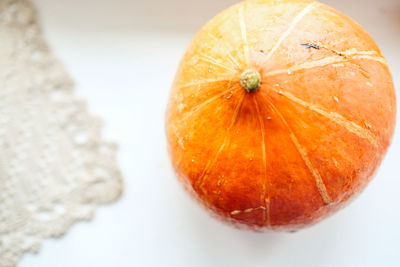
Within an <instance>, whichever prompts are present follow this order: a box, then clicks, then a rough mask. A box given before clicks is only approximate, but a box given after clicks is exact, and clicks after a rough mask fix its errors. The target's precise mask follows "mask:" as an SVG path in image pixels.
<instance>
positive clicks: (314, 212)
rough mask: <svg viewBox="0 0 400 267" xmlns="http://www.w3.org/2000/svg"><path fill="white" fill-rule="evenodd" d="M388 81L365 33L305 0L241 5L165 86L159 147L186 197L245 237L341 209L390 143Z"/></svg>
mask: <svg viewBox="0 0 400 267" xmlns="http://www.w3.org/2000/svg"><path fill="white" fill-rule="evenodd" d="M395 114H396V100H395V93H394V88H393V82H392V77H391V74H390V71H389V68H388V66H387V64H386V61H385V59H384V57H383V56H382V54H381V52H380V50H379V48H378V47H377V45H376V44H375V42H374V41H373V40H372V38H371V37H370V36H369V35H368V34H367V32H366V31H365V30H364V29H363V28H362V27H361V26H360V25H358V24H357V23H355V22H354V21H352V20H351V19H350V18H348V17H346V16H345V15H343V14H341V13H340V12H338V11H336V10H334V9H332V8H330V7H328V6H326V5H323V4H320V3H318V2H314V1H308V0H249V1H245V2H241V3H238V4H237V5H234V6H233V7H231V8H229V9H227V10H225V11H224V12H222V13H221V14H219V15H218V16H216V17H215V18H214V19H212V20H211V21H210V22H209V23H208V24H207V25H206V26H205V27H204V28H203V29H202V30H201V31H200V32H199V33H198V34H197V36H196V37H195V38H194V40H193V42H192V43H191V45H190V47H189V48H188V50H187V52H186V54H185V56H184V58H183V59H182V62H181V64H180V67H179V70H178V72H177V74H176V77H175V81H174V83H173V86H172V92H171V96H170V100H169V105H168V108H167V119H166V128H167V138H168V144H169V152H170V156H171V159H172V164H173V167H174V169H175V172H176V173H177V175H178V177H179V178H180V180H181V181H182V182H184V184H185V185H186V188H187V189H189V190H190V191H191V192H193V194H194V195H195V196H196V197H197V198H198V199H199V200H200V201H201V202H202V203H203V204H204V205H205V206H206V207H207V208H208V209H210V210H212V211H213V213H214V214H217V215H219V217H220V218H223V219H224V220H227V221H229V222H232V223H234V224H235V225H237V226H243V225H244V226H249V227H250V228H251V229H254V230H277V231H279V230H283V231H294V230H298V229H301V228H303V227H305V226H309V225H312V224H314V223H316V222H318V221H320V220H321V219H323V218H325V217H327V216H328V215H330V214H332V213H334V212H335V211H337V210H338V209H340V208H342V207H343V206H344V205H345V204H347V203H348V202H349V200H351V199H352V198H353V197H354V196H356V195H358V194H359V193H360V192H361V191H362V190H363V189H364V188H365V186H366V185H367V184H368V182H369V181H370V180H371V178H372V176H373V174H374V173H375V171H376V169H377V167H378V166H379V164H380V162H381V161H382V158H383V156H384V154H385V152H386V150H387V148H388V146H389V144H390V140H391V137H392V134H393V131H394V125H395Z"/></svg>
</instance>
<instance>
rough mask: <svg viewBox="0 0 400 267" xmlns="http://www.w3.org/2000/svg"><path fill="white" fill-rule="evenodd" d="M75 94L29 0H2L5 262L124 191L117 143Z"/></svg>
mask: <svg viewBox="0 0 400 267" xmlns="http://www.w3.org/2000/svg"><path fill="white" fill-rule="evenodd" d="M101 128H102V126H101V123H100V121H99V120H98V119H96V118H94V117H93V116H91V115H89V114H88V112H87V109H86V107H85V104H84V103H83V102H82V101H78V100H77V99H76V98H75V96H74V91H73V82H72V81H71V79H70V78H69V76H68V74H66V72H65V70H64V69H63V67H62V66H61V64H60V63H59V62H58V61H57V60H56V59H55V58H54V56H53V55H52V54H51V52H50V51H49V49H48V46H47V45H46V42H45V41H44V39H43V36H42V34H41V30H40V27H39V25H38V23H37V18H36V12H35V9H34V7H33V6H32V4H31V3H30V2H28V1H26V0H0V266H2V267H6V266H15V265H16V263H17V262H18V260H19V259H20V258H21V257H22V256H23V254H24V253H27V252H37V251H38V250H39V248H40V245H41V243H42V241H43V240H44V239H46V238H49V237H58V236H60V235H62V234H63V233H65V232H66V231H67V230H68V228H69V227H70V226H71V225H72V224H73V223H74V222H76V221H79V220H88V219H90V218H91V216H92V214H93V211H94V209H95V208H96V206H98V205H99V204H102V203H107V202H110V201H112V200H115V199H116V198H117V197H118V196H119V195H120V193H121V189H122V183H121V175H120V171H119V169H118V165H117V162H116V155H115V153H116V146H115V145H114V144H111V143H108V142H105V141H103V139H102V137H101Z"/></svg>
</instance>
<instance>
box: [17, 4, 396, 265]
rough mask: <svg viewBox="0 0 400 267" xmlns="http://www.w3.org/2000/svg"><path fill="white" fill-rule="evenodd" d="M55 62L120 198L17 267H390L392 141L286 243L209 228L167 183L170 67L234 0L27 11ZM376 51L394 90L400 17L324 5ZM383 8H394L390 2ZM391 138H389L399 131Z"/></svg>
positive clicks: (284, 237) (171, 181)
mask: <svg viewBox="0 0 400 267" xmlns="http://www.w3.org/2000/svg"><path fill="white" fill-rule="evenodd" d="M34 2H35V3H36V4H37V6H38V10H39V12H40V14H41V21H42V23H43V27H44V31H45V33H46V36H47V39H48V40H49V42H50V44H51V46H52V48H53V50H54V51H55V53H56V54H57V55H58V56H59V57H60V58H61V60H63V61H64V63H65V65H66V67H67V69H68V70H69V72H70V73H71V74H72V76H73V77H74V78H75V80H76V82H77V91H78V94H79V95H80V96H83V97H85V98H86V99H88V101H89V106H90V109H91V111H92V112H94V113H95V114H98V115H100V116H102V117H103V118H104V120H105V122H106V131H105V134H106V136H107V137H108V138H111V139H113V140H116V141H117V142H119V144H120V148H121V149H120V153H119V161H120V163H121V167H122V170H123V173H124V177H125V192H124V195H123V196H122V198H121V199H120V200H119V201H118V202H116V203H115V204H112V205H109V206H105V207H101V208H99V209H98V210H97V212H96V215H95V218H94V220H93V221H91V222H89V223H78V224H76V225H75V226H73V227H72V229H71V230H70V231H69V232H68V233H67V234H66V235H65V236H64V237H63V238H61V239H59V240H48V241H46V242H45V243H44V245H43V247H42V250H41V252H40V253H39V254H38V255H28V256H26V257H25V258H24V259H23V261H22V262H21V264H20V265H19V266H21V267H35V266H40V267H71V266H74V267H79V266H85V267H89V266H95V267H103V266H112V267H114V266H115V267H124V266H129V267H131V266H174V267H175V266H177V267H179V266H185V267H186V266H207V267H208V266H209V267H214V266H216V267H221V266H229V267H234V266H246V267H247V266H249V267H252V266H274V267H280V266H307V267H308V266H311V267H313V266H324V267H336V266H342V267H343V266H345V267H347V266H352V267H358V266H385V267H392V266H393V267H394V266H400V229H399V226H400V190H399V188H400V164H399V163H400V162H399V161H400V160H399V158H400V143H399V142H400V140H399V138H398V137H399V135H397V136H396V137H395V138H394V141H393V145H392V147H391V149H390V151H389V153H388V155H387V157H386V160H385V162H384V163H383V165H382V167H381V168H380V171H379V173H378V175H377V176H376V178H375V179H374V180H373V182H372V183H371V184H370V186H369V187H368V188H367V190H366V191H365V192H364V193H363V194H362V195H361V197H359V198H358V199H357V200H356V201H355V202H353V203H352V204H351V205H350V206H349V207H348V208H346V209H345V210H343V211H341V212H339V213H338V214H336V215H334V216H333V217H331V218H329V219H327V220H326V221H324V222H322V223H320V224H318V225H316V226H314V227H312V228H310V229H306V230H303V231H300V232H298V233H295V234H287V233H271V234H257V233H252V232H246V231H239V230H236V229H233V228H230V227H228V226H226V225H223V224H221V223H219V222H217V221H216V220H214V219H212V218H210V217H209V215H208V214H207V213H206V212H205V211H204V210H203V209H202V208H201V207H199V206H198V205H197V203H195V202H194V201H192V200H191V199H190V197H189V196H188V195H187V194H186V192H184V191H183V190H182V188H181V186H180V185H179V184H178V182H177V181H176V179H175V177H174V175H173V173H172V171H171V168H170V165H169V160H168V156H167V153H166V141H165V136H164V110H165V105H166V102H167V97H168V92H169V87H170V84H171V81H172V79H173V76H174V73H175V70H176V67H177V64H178V62H179V60H180V58H181V56H182V54H183V52H184V50H185V48H186V46H187V45H188V43H189V42H190V40H191V38H192V37H193V35H194V33H195V32H196V31H197V30H198V29H199V28H200V27H201V26H202V25H203V24H204V23H205V22H206V21H207V20H208V19H210V18H211V17H212V16H213V15H215V14H216V13H217V12H219V11H220V10H222V9H223V8H225V7H228V6H229V5H231V4H232V3H234V2H236V1H234V0H219V1H214V0H203V1H198V0H172V1H162V0H159V1H157V0H151V1H145V0H142V1H138V0H112V1H111V0H107V1H106V0H56V1H54V0H34ZM323 2H327V3H329V4H331V5H332V6H334V7H336V8H338V9H339V10H342V11H344V12H345V13H347V14H348V15H350V16H351V17H353V18H355V19H356V20H357V21H358V22H359V23H361V24H362V25H363V26H364V27H365V28H366V29H367V30H368V31H369V32H370V33H371V34H372V36H373V37H374V38H375V39H376V41H377V42H378V44H379V45H380V46H381V48H382V50H383V52H384V54H385V56H386V57H387V59H388V62H389V65H390V66H391V68H392V72H393V76H394V78H395V82H396V84H397V88H400V87H399V86H400V53H399V51H398V50H399V48H400V18H397V19H398V20H399V23H398V24H397V25H395V24H394V23H393V22H390V19H389V17H388V16H383V15H382V14H381V13H380V12H379V10H378V7H382V6H386V4H387V3H389V2H390V0H387V1H375V0H358V1H356V0H353V1H352V0H336V1H335V0H326V1H323ZM392 2H397V1H396V0H393V1H392ZM397 133H398V132H397Z"/></svg>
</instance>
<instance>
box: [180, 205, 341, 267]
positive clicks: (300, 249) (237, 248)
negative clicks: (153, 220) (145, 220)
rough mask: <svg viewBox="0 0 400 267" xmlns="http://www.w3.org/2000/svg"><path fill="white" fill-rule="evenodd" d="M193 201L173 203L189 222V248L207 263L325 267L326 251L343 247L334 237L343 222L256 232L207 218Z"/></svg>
mask: <svg viewBox="0 0 400 267" xmlns="http://www.w3.org/2000/svg"><path fill="white" fill-rule="evenodd" d="M192 202H193V203H192V204H190V205H188V204H187V203H185V204H178V203H176V204H178V206H180V207H179V208H178V209H180V210H181V216H184V217H185V218H184V220H185V221H186V223H188V224H190V226H188V227H189V228H190V231H189V232H188V234H190V235H192V236H191V237H190V238H189V239H190V240H195V242H196V243H195V244H193V243H192V244H191V249H196V250H197V251H198V254H199V257H203V258H206V259H207V261H208V262H209V264H210V266H267V265H268V266H295V265H296V264H298V261H300V262H302V263H304V262H310V264H311V266H324V262H326V259H327V257H328V258H329V255H328V253H329V251H332V250H334V249H335V247H340V246H342V243H341V242H338V241H339V240H338V238H337V237H338V236H340V229H341V227H342V224H345V223H346V222H345V221H340V220H339V221H338V220H336V221H335V220H330V221H328V223H326V222H323V223H322V224H321V225H320V224H317V225H316V226H314V227H311V228H308V229H304V230H301V231H299V232H296V233H285V232H269V233H257V232H252V231H250V230H240V229H236V228H234V227H231V226H229V225H227V224H225V223H221V222H220V221H218V220H217V219H215V218H210V217H211V216H209V215H208V214H206V213H207V212H206V211H204V209H203V208H201V207H199V205H198V204H197V203H195V201H192ZM181 203H182V202H181ZM207 215H208V216H207ZM193 247H194V248H193ZM271 264H272V265H271Z"/></svg>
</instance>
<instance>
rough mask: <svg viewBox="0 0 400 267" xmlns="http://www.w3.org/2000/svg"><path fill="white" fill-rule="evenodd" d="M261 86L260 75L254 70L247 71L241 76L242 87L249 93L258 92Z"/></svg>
mask: <svg viewBox="0 0 400 267" xmlns="http://www.w3.org/2000/svg"><path fill="white" fill-rule="evenodd" d="M260 84H261V76H260V73H259V72H258V71H256V70H254V69H249V70H245V71H244V72H243V73H242V74H241V75H240V86H241V87H242V88H243V90H245V91H246V92H248V93H252V92H255V91H257V90H258V88H259V87H260Z"/></svg>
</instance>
